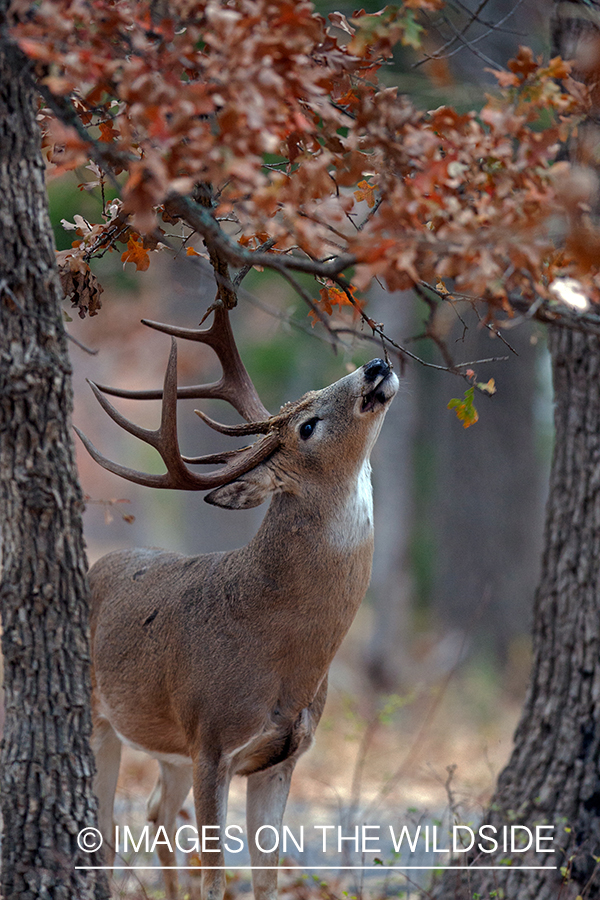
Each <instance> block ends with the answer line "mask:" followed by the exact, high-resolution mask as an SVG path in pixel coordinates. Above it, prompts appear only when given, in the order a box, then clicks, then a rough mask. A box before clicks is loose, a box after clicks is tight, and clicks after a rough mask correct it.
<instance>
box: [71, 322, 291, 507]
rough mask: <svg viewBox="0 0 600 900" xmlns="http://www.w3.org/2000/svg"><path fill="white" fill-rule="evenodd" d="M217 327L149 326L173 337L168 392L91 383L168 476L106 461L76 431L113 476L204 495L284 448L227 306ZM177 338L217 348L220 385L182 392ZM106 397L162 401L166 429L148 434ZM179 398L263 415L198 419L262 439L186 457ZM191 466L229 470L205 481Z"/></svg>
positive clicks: (211, 474) (107, 407)
mask: <svg viewBox="0 0 600 900" xmlns="http://www.w3.org/2000/svg"><path fill="white" fill-rule="evenodd" d="M214 313H215V317H214V321H213V324H212V325H211V327H210V328H208V329H192V328H176V327H174V326H171V325H162V324H160V323H158V322H145V324H146V325H150V327H152V328H156V329H157V330H158V331H164V332H166V333H167V334H171V336H172V337H171V353H170V355H169V362H168V365H167V371H166V373H165V380H164V385H163V389H162V390H156V391H126V390H120V389H116V388H108V387H105V386H104V385H97V384H94V383H93V382H92V381H90V382H89V384H90V387H91V388H92V390H93V392H94V394H95V395H96V398H97V399H98V402H99V403H100V405H101V406H102V408H103V409H104V410H105V411H106V412H107V413H108V415H109V416H110V417H111V419H113V421H115V422H116V423H117V425H119V426H120V427H121V428H123V429H124V430H125V431H127V432H128V433H129V434H132V435H134V436H135V437H137V438H140V440H142V441H145V442H146V443H147V444H150V446H151V447H154V448H155V449H156V450H158V452H159V453H160V455H161V457H162V459H163V462H164V463H165V466H166V467H167V471H166V472H165V473H164V474H163V475H150V474H147V473H145V472H138V471H137V470H136V469H130V468H128V467H126V466H121V465H119V464H118V463H114V462H112V461H111V460H109V459H107V458H106V457H105V456H103V455H102V454H101V453H100V452H99V451H98V450H96V448H95V447H94V445H93V444H92V443H91V441H90V440H89V439H88V438H87V437H86V436H85V435H84V434H83V433H82V432H81V431H79V429H78V428H76V429H75V430H76V431H77V434H78V435H79V437H80V438H81V440H82V441H83V443H84V445H85V447H86V449H87V450H88V452H89V453H90V455H91V456H92V457H93V458H94V459H95V460H96V462H97V463H99V464H100V465H101V466H103V467H104V468H105V469H108V471H109V472H113V473H114V474H115V475H120V476H121V477H122V478H126V479H127V480H128V481H133V482H135V483H136V484H143V485H146V486H148V487H157V488H178V489H180V490H188V491H203V490H208V489H210V488H215V487H219V486H220V485H224V484H228V483H229V482H231V481H233V480H234V479H235V478H238V477H239V476H240V475H243V474H244V473H245V472H248V471H250V469H253V468H254V467H255V466H257V465H258V464H259V463H260V462H262V461H263V460H264V459H266V458H267V457H268V456H270V455H271V454H272V453H273V451H274V450H276V449H277V447H278V446H279V443H280V441H279V437H278V436H277V434H276V433H275V432H274V431H272V430H271V429H270V424H271V421H272V417H271V416H270V415H269V412H268V411H267V409H266V408H265V407H264V406H263V404H262V403H261V401H260V398H259V397H258V394H257V393H256V389H255V387H254V385H253V384H252V381H251V380H250V376H249V375H248V373H247V371H246V369H245V367H244V364H243V363H242V361H241V359H240V356H239V353H238V351H237V347H236V346H235V342H234V339H233V333H232V331H231V325H230V324H229V316H228V314H227V310H225V309H224V307H222V306H218V305H216V306H215V307H214ZM175 336H177V337H183V338H187V339H189V340H196V341H200V342H202V343H206V344H208V345H209V346H211V347H212V348H213V349H214V350H215V352H216V353H217V355H218V357H219V361H220V362H221V365H222V367H223V376H222V378H221V379H220V380H219V381H218V382H214V383H213V384H207V385H196V386H194V387H187V388H178V387H177V343H176V341H175ZM104 393H110V394H113V395H114V396H118V397H132V398H137V399H141V400H154V399H160V398H162V401H163V404H162V411H161V422H160V427H159V428H158V429H157V430H156V431H152V430H150V429H148V428H142V427H141V426H140V425H136V424H135V423H133V422H130V421H129V419H126V418H125V416H123V415H121V413H120V412H119V411H118V410H117V409H115V407H114V406H113V405H112V403H110V401H109V400H107V399H106V397H105V396H104ZM178 397H192V398H203V397H211V398H212V397H215V398H219V399H225V400H228V401H229V402H230V403H231V404H232V406H234V407H235V408H236V409H237V410H238V412H239V413H240V414H241V415H242V416H244V418H245V419H247V420H249V419H250V418H251V416H255V415H256V414H258V417H259V418H261V420H262V421H259V422H249V424H247V425H237V426H235V425H234V426H225V425H220V424H219V423H218V422H213V420H212V419H209V418H208V416H205V415H204V414H203V413H198V414H199V415H200V416H201V418H203V419H204V420H205V421H206V422H207V423H208V424H209V425H211V427H213V428H216V429H217V430H218V431H223V432H224V433H226V434H262V435H263V437H261V438H259V439H258V440H257V441H256V442H255V443H254V444H252V445H251V446H250V447H243V448H241V449H240V450H228V451H225V452H223V453H213V454H209V455H207V456H199V457H194V458H190V457H185V456H182V455H181V452H180V450H179V441H178V437H177V399H178ZM186 463H189V464H192V465H199V464H202V465H204V464H207V463H223V464H224V465H223V468H222V469H219V470H217V471H214V472H208V473H207V474H205V475H199V474H197V473H196V472H192V471H191V470H190V469H189V468H188V466H187V465H186Z"/></svg>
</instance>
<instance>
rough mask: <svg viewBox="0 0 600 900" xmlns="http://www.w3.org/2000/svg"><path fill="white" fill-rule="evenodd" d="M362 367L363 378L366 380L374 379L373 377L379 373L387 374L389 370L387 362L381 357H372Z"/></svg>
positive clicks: (377, 376) (379, 374)
mask: <svg viewBox="0 0 600 900" xmlns="http://www.w3.org/2000/svg"><path fill="white" fill-rule="evenodd" d="M363 368H364V370H365V378H366V379H367V381H375V379H376V378H379V377H380V376H381V375H383V376H385V375H389V374H390V372H391V369H390V367H389V366H388V364H387V363H386V362H384V361H383V360H382V359H372V360H371V362H368V363H367V364H366V366H363Z"/></svg>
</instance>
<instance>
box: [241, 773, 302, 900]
mask: <svg viewBox="0 0 600 900" xmlns="http://www.w3.org/2000/svg"><path fill="white" fill-rule="evenodd" d="M295 765H296V757H290V758H289V759H286V760H284V761H283V762H280V763H278V764H277V765H275V766H271V768H269V769H265V770H264V771H263V772H256V773H255V774H254V775H249V776H248V784H247V788H246V827H247V831H248V844H249V849H250V859H251V861H252V866H253V867H255V866H271V867H272V868H268V869H264V868H262V869H260V868H253V869H252V887H253V889H254V900H276V897H277V865H278V864H279V849H278V848H277V849H275V850H273V851H272V852H271V853H263V852H262V851H261V850H260V849H259V848H258V847H257V832H258V829H259V828H261V826H263V825H272V826H273V827H274V828H276V829H277V833H278V834H279V835H281V824H282V821H283V813H284V810H285V804H286V803H287V798H288V794H289V791H290V781H291V780H292V772H293V771H294V766H295ZM274 838H275V835H274V832H273V831H272V830H271V829H270V828H269V829H267V830H265V831H263V832H261V833H260V834H259V835H258V843H259V844H260V846H262V847H265V846H272V844H273V842H274Z"/></svg>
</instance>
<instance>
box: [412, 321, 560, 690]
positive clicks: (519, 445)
mask: <svg viewBox="0 0 600 900" xmlns="http://www.w3.org/2000/svg"><path fill="white" fill-rule="evenodd" d="M464 315H466V313H465V312H463V316H464ZM467 321H469V325H470V328H469V333H468V334H467V335H466V336H462V335H461V331H462V326H461V325H460V323H459V327H455V328H454V329H453V330H452V332H451V337H450V344H451V341H452V338H455V339H456V340H457V341H458V340H459V339H461V338H462V342H461V343H460V344H458V346H460V350H461V354H462V355H461V359H482V358H486V357H489V356H501V355H509V356H511V354H510V352H508V351H507V350H506V348H505V347H504V346H502V345H501V344H500V341H498V340H490V337H489V333H488V332H487V331H486V330H481V329H478V328H477V325H476V324H474V325H473V324H471V321H470V320H467ZM530 338H531V330H530V329H529V328H528V327H526V326H525V327H522V328H519V329H516V330H515V331H512V332H509V333H508V340H509V341H510V344H511V346H512V347H514V348H515V350H516V351H517V352H518V354H519V356H518V357H515V356H511V358H510V359H509V360H508V361H506V362H501V363H492V364H488V365H486V366H485V367H482V368H481V371H479V372H478V376H479V377H480V378H481V379H482V380H483V381H487V380H488V378H490V376H493V377H494V378H495V380H496V383H497V385H498V393H497V394H496V396H495V397H493V399H491V400H489V401H488V400H486V398H482V397H479V398H476V405H477V408H478V410H479V413H480V420H479V422H478V423H477V425H475V426H474V427H473V428H469V429H468V430H465V429H464V428H463V427H462V425H461V423H460V422H459V421H458V419H457V418H456V416H455V415H454V414H453V413H452V412H450V411H449V410H448V409H446V403H447V402H448V400H449V398H450V397H452V396H454V395H455V394H456V393H457V390H456V383H455V380H454V381H452V378H453V376H446V377H443V378H440V377H439V376H438V373H436V376H435V387H434V389H433V391H434V397H435V398H436V401H437V402H436V403H435V404H434V408H433V411H432V416H431V418H430V419H429V418H428V419H427V422H426V425H425V427H426V428H427V432H428V439H429V443H430V446H432V447H435V452H436V479H435V492H434V496H433V498H432V501H431V504H430V507H431V509H430V516H429V521H430V522H431V525H432V528H433V531H434V534H435V544H436V555H435V569H434V571H435V580H434V587H433V598H432V614H433V623H434V624H435V625H437V624H438V623H442V624H443V625H444V627H445V630H446V631H450V630H452V631H453V632H455V633H456V638H457V639H456V640H455V643H456V644H457V646H461V645H462V643H463V641H464V640H465V638H468V644H469V651H470V653H471V654H472V655H475V656H477V655H478V656H479V658H483V657H484V656H487V657H488V658H489V657H491V656H493V657H494V659H495V662H496V663H498V664H499V665H500V666H501V668H502V670H503V672H504V671H506V670H507V668H509V667H510V666H514V667H515V668H517V667H518V666H517V663H518V661H519V659H520V658H521V657H523V656H526V654H525V653H524V652H523V644H524V640H523V639H524V637H525V635H529V633H530V631H531V608H532V605H533V597H534V594H535V589H536V585H537V583H538V580H539V570H540V568H539V561H540V556H541V550H542V540H541V538H542V529H543V512H544V498H545V488H546V484H547V479H548V473H547V471H546V470H545V468H546V467H545V466H542V465H541V464H540V459H539V455H538V454H537V453H536V447H535V444H536V441H535V422H534V407H535V396H536V363H537V359H536V357H537V353H536V348H535V347H534V346H532V345H531V343H530ZM499 347H501V351H500V352H499V351H498V348H499ZM431 380H432V379H431ZM459 393H460V391H459ZM452 662H454V660H452ZM527 663H528V660H527ZM521 671H522V669H521ZM507 675H508V676H509V680H511V679H510V673H508V672H507ZM526 675H527V673H526V672H525V673H524V675H523V674H522V675H521V685H522V686H523V687H524V684H523V677H525V678H526ZM516 681H517V683H518V679H516Z"/></svg>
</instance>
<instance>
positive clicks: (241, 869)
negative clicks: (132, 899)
mask: <svg viewBox="0 0 600 900" xmlns="http://www.w3.org/2000/svg"><path fill="white" fill-rule="evenodd" d="M75 868H76V869H94V870H95V869H109V870H111V871H117V870H121V869H125V870H127V871H130V870H131V869H151V870H156V871H157V872H159V871H163V870H165V869H177V870H183V871H187V872H190V871H191V872H194V871H195V872H199V871H201V870H202V869H207V870H219V871H223V872H252V871H254V870H255V869H260V870H262V869H277V871H278V872H285V871H298V870H299V871H302V872H316V871H321V870H324V869H334V870H335V871H340V870H344V871H345V870H347V869H361V870H365V869H373V870H375V871H376V870H379V871H385V872H389V871H398V872H404V871H406V870H408V869H420V870H429V869H431V870H435V871H438V870H439V869H463V870H464V871H465V872H472V871H473V870H474V869H511V870H512V871H514V870H515V869H553V870H556V869H558V866H75Z"/></svg>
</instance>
